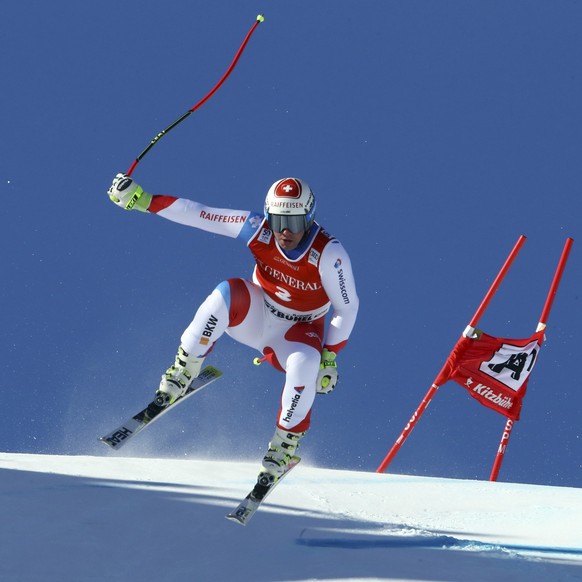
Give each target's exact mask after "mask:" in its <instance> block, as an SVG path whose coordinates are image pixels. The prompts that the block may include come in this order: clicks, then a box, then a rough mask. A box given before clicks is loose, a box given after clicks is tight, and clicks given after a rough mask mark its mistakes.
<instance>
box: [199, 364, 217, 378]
mask: <svg viewBox="0 0 582 582" xmlns="http://www.w3.org/2000/svg"><path fill="white" fill-rule="evenodd" d="M206 376H208V377H213V378H220V376H222V372H221V371H220V370H219V369H218V368H215V367H214V366H206V367H205V368H204V369H203V370H202V372H200V375H199V376H198V377H199V378H200V377H203V378H204V377H206Z"/></svg>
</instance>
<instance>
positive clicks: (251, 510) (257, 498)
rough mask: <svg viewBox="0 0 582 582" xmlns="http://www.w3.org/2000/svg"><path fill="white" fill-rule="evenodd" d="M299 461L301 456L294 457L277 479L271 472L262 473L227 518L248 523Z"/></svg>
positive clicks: (240, 522)
mask: <svg viewBox="0 0 582 582" xmlns="http://www.w3.org/2000/svg"><path fill="white" fill-rule="evenodd" d="M299 461H301V459H300V458H299V457H293V458H292V459H291V461H290V463H289V465H288V467H287V470H286V471H285V472H284V473H283V474H282V475H281V476H280V477H279V478H277V479H275V478H274V477H273V476H272V475H270V474H269V473H261V474H260V475H259V479H258V480H257V483H256V485H255V486H254V487H253V489H252V491H251V492H250V493H249V494H248V495H247V496H246V497H245V498H244V499H243V500H242V501H241V502H240V503H239V505H238V507H237V508H236V509H234V510H233V511H232V512H231V513H229V514H227V515H226V516H225V517H226V519H229V520H230V521H234V522H236V523H239V524H240V525H246V524H247V523H248V522H249V521H250V520H251V518H252V517H253V515H255V513H256V511H257V509H259V507H260V506H261V504H262V503H263V502H264V501H265V499H267V497H268V496H269V495H270V494H271V493H272V491H273V489H275V487H276V486H277V485H279V483H281V481H282V480H283V479H284V478H285V477H286V476H287V475H288V474H289V472H290V471H291V470H292V469H293V468H294V467H296V466H297V465H298V464H299Z"/></svg>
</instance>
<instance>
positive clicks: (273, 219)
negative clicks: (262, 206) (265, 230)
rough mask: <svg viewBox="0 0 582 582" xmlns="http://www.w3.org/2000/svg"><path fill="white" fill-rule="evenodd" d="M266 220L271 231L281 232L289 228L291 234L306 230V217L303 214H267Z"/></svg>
mask: <svg viewBox="0 0 582 582" xmlns="http://www.w3.org/2000/svg"><path fill="white" fill-rule="evenodd" d="M267 222H268V223H269V227H270V229H271V230H272V231H273V232H283V231H284V230H285V229H288V230H290V231H291V232H292V233H293V234H298V233H300V232H303V231H305V230H307V218H306V216H305V215H304V214H271V213H270V212H269V213H268V214H267Z"/></svg>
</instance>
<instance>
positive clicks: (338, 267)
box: [319, 240, 360, 353]
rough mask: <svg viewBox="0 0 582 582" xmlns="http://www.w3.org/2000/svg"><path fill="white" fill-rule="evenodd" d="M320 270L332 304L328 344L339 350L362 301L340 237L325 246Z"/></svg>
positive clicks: (345, 339) (327, 336)
mask: <svg viewBox="0 0 582 582" xmlns="http://www.w3.org/2000/svg"><path fill="white" fill-rule="evenodd" d="M319 272H320V275H321V281H322V284H323V288H324V289H325V292H326V293H327V296H328V297H329V300H330V301H331V306H332V318H331V321H330V324H329V327H328V330H327V335H326V338H325V345H324V348H326V349H327V350H329V351H330V352H334V353H337V352H338V351H339V350H341V349H342V348H343V347H344V346H345V345H346V343H347V341H348V338H349V336H350V334H351V332H352V329H353V327H354V324H355V323H356V317H357V315H358V307H359V304H360V301H359V299H358V294H357V292H356V282H355V280H354V275H353V272H352V264H351V261H350V258H349V256H348V253H347V252H346V250H345V249H344V247H343V246H342V244H341V243H340V242H339V241H337V240H333V241H331V242H330V243H329V244H328V245H327V246H326V247H325V248H324V249H323V252H322V253H321V259H320V263H319Z"/></svg>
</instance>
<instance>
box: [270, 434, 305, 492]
mask: <svg viewBox="0 0 582 582" xmlns="http://www.w3.org/2000/svg"><path fill="white" fill-rule="evenodd" d="M304 436H305V433H304V432H288V431H285V430H282V429H280V428H278V429H276V430H275V434H274V435H273V438H272V439H271V442H270V443H269V449H268V450H267V453H266V455H265V456H264V457H263V463H262V465H263V468H264V469H265V471H263V472H262V473H260V474H259V483H260V482H261V479H266V480H268V479H269V475H268V474H270V475H272V476H273V477H274V478H275V480H276V479H278V478H279V477H280V476H281V475H283V474H284V473H285V472H286V471H287V470H288V469H289V464H290V463H291V462H292V461H293V460H294V459H297V458H298V457H297V455H296V454H295V453H296V451H297V448H298V447H299V441H300V440H301V439H302V438H303V437H304ZM297 462H298V461H297ZM265 473H267V475H265ZM265 484H267V481H265Z"/></svg>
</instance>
